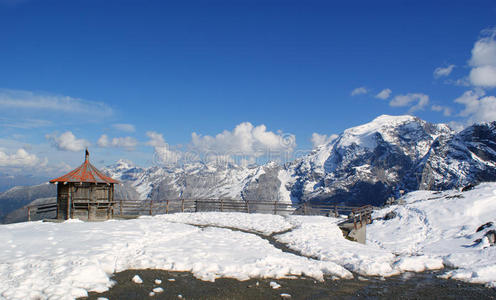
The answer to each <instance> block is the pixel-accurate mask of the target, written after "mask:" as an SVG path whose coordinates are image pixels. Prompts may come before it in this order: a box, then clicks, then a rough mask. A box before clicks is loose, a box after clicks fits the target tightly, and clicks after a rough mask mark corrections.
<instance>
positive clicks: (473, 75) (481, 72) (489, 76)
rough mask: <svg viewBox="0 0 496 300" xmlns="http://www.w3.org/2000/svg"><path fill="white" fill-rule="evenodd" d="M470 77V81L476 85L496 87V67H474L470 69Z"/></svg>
mask: <svg viewBox="0 0 496 300" xmlns="http://www.w3.org/2000/svg"><path fill="white" fill-rule="evenodd" d="M495 59H496V58H495ZM469 78H470V82H471V83H472V84H473V85H475V86H481V87H496V67H495V66H482V67H476V68H473V69H472V70H470V75H469Z"/></svg>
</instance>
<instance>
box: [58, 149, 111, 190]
mask: <svg viewBox="0 0 496 300" xmlns="http://www.w3.org/2000/svg"><path fill="white" fill-rule="evenodd" d="M85 154H86V155H85V160H84V163H83V164H82V165H80V166H79V167H77V168H76V169H74V170H73V171H71V172H69V173H67V174H65V175H64V176H60V177H58V178H55V179H52V180H50V183H56V182H86V183H119V181H117V180H115V179H112V178H110V177H109V176H106V175H105V174H103V173H102V172H100V171H98V169H97V168H95V167H94V166H93V165H92V164H91V163H90V159H89V158H90V153H89V152H88V149H86V153H85Z"/></svg>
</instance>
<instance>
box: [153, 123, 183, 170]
mask: <svg viewBox="0 0 496 300" xmlns="http://www.w3.org/2000/svg"><path fill="white" fill-rule="evenodd" d="M146 135H147V136H148V138H149V140H148V142H147V143H146V144H147V145H148V146H152V147H153V148H154V150H155V151H154V163H155V164H159V165H177V164H179V163H180V162H181V161H182V159H183V158H184V157H186V158H189V159H191V158H190V156H187V155H186V156H185V155H184V153H183V152H181V151H176V150H171V149H170V147H169V145H168V144H167V143H166V142H165V139H164V137H163V135H162V134H160V133H158V132H155V131H148V132H147V133H146Z"/></svg>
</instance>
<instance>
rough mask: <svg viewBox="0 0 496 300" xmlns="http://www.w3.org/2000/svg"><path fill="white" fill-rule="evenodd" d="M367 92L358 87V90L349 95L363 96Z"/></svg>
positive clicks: (362, 87)
mask: <svg viewBox="0 0 496 300" xmlns="http://www.w3.org/2000/svg"><path fill="white" fill-rule="evenodd" d="M368 92H369V91H368V90H367V88H366V87H364V86H361V87H358V88H356V89H354V90H353V91H351V95H352V96H357V95H364V94H367V93H368Z"/></svg>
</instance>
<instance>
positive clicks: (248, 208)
mask: <svg viewBox="0 0 496 300" xmlns="http://www.w3.org/2000/svg"><path fill="white" fill-rule="evenodd" d="M246 212H247V213H250V201H249V200H246Z"/></svg>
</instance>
